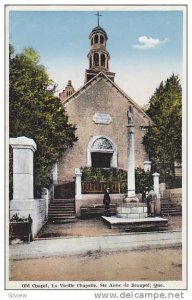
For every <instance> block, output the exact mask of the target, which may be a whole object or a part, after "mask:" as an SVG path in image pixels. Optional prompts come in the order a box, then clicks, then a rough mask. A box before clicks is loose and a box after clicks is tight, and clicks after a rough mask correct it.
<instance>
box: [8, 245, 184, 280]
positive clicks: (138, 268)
mask: <svg viewBox="0 0 192 300" xmlns="http://www.w3.org/2000/svg"><path fill="white" fill-rule="evenodd" d="M10 274H11V275H10V280H17V281H20V280H22V281H31V280H32V281H39V280H43V281H138V280H140V281H143V280H147V281H161V280H162V281H168V280H181V279H182V251H181V248H180V247H175V248H164V249H146V250H134V251H118V252H103V251H94V252H91V251H88V252H87V253H86V254H84V255H67V256H64V257H48V258H45V257H43V258H36V259H25V260H14V261H13V260H11V261H10Z"/></svg>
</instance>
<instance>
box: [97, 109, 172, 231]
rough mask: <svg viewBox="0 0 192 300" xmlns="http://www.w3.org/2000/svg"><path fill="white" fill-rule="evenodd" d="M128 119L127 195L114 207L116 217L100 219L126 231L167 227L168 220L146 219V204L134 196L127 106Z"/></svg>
mask: <svg viewBox="0 0 192 300" xmlns="http://www.w3.org/2000/svg"><path fill="white" fill-rule="evenodd" d="M127 118H128V126H127V127H128V172H127V194H126V197H125V199H124V202H123V203H122V204H118V205H117V206H116V216H115V217H114V216H113V217H104V216H103V217H102V218H103V220H104V221H105V222H106V223H107V224H108V225H109V226H110V228H115V227H122V228H126V229H133V228H137V229H138V228H143V229H146V228H148V227H155V228H161V227H164V226H167V224H168V219H163V218H161V217H148V212H147V204H146V203H141V202H139V199H138V198H137V197H136V194H135V151H134V122H133V108H132V106H129V109H128V112H127ZM154 175H155V176H154V179H155V180H154V186H155V189H156V190H155V192H156V193H157V196H158V188H157V185H158V177H157V175H158V176H159V174H158V173H157V174H156V173H155V174H154Z"/></svg>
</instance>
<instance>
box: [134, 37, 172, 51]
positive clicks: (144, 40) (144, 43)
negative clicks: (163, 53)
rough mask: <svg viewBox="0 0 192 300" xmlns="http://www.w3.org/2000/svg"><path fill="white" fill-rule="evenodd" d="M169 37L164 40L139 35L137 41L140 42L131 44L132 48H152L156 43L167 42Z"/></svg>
mask: <svg viewBox="0 0 192 300" xmlns="http://www.w3.org/2000/svg"><path fill="white" fill-rule="evenodd" d="M168 41H169V39H168V38H165V39H164V40H162V41H161V40H159V39H153V38H152V37H147V36H140V37H139V38H138V42H139V43H140V44H138V45H133V47H134V48H137V49H153V48H155V47H156V46H158V45H161V44H164V43H166V42H168Z"/></svg>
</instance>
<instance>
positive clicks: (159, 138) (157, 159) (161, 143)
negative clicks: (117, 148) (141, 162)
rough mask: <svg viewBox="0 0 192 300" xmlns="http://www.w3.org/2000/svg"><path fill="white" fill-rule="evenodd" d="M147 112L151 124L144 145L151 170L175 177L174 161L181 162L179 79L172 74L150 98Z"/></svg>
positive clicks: (180, 98) (180, 93)
mask: <svg viewBox="0 0 192 300" xmlns="http://www.w3.org/2000/svg"><path fill="white" fill-rule="evenodd" d="M146 113H147V114H148V115H149V116H150V118H151V119H152V121H153V124H152V126H151V127H150V128H149V130H148V132H147V134H146V135H145V136H144V140H143V143H144V145H145V147H146V150H147V152H148V154H149V158H150V160H151V161H152V162H153V169H154V170H155V171H159V172H160V173H161V175H162V176H163V177H164V178H166V176H167V175H166V174H170V173H171V172H172V174H174V162H175V161H177V162H180V163H181V159H182V89H181V85H180V80H179V78H178V76H176V75H174V74H173V75H172V76H171V77H170V78H168V79H167V80H166V81H165V82H161V84H160V85H159V87H158V88H157V89H156V91H155V93H154V94H153V96H152V97H151V99H150V106H149V108H148V109H147V110H146Z"/></svg>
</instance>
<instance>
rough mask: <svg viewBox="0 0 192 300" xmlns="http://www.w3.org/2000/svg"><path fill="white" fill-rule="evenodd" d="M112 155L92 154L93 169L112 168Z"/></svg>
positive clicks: (103, 153)
mask: <svg viewBox="0 0 192 300" xmlns="http://www.w3.org/2000/svg"><path fill="white" fill-rule="evenodd" d="M112 155H113V154H112V153H105V152H101V153H99V152H92V153H91V161H92V167H94V168H110V167H111V159H112Z"/></svg>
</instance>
